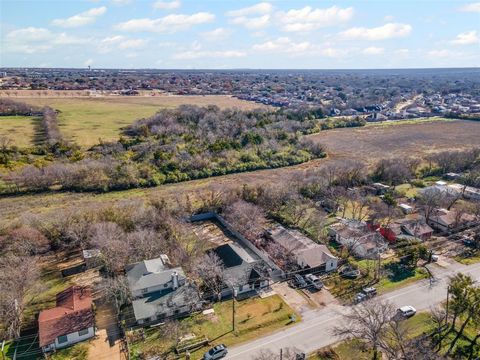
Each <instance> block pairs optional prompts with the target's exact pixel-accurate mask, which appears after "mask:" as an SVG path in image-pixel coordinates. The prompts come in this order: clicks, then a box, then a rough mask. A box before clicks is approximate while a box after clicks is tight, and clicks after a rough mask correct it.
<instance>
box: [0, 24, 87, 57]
mask: <svg viewBox="0 0 480 360" xmlns="http://www.w3.org/2000/svg"><path fill="white" fill-rule="evenodd" d="M89 41H90V39H85V38H77V37H74V36H70V35H67V34H66V33H53V32H51V31H50V30H48V29H45V28H35V27H27V28H22V29H17V30H13V31H11V32H9V33H8V34H7V35H6V36H5V43H4V49H5V51H6V52H14V53H25V54H33V53H36V52H44V51H47V50H50V49H52V48H54V47H56V46H66V45H75V44H84V43H88V42H89Z"/></svg>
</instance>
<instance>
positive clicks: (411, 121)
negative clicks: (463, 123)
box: [365, 116, 455, 127]
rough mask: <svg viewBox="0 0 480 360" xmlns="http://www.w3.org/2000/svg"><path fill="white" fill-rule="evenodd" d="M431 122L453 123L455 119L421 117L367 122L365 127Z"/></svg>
mask: <svg viewBox="0 0 480 360" xmlns="http://www.w3.org/2000/svg"><path fill="white" fill-rule="evenodd" d="M432 121H455V119H447V118H444V117H437V116H435V117H423V118H417V119H407V120H392V121H382V122H369V123H367V124H366V125H365V126H375V127H383V126H395V125H405V124H418V123H423V122H432Z"/></svg>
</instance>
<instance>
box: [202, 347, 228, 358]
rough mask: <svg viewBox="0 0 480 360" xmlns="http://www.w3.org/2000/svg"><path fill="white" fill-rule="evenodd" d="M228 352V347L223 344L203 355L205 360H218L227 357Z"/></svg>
mask: <svg viewBox="0 0 480 360" xmlns="http://www.w3.org/2000/svg"><path fill="white" fill-rule="evenodd" d="M227 353H228V350H227V347H226V346H225V345H223V344H221V345H217V346H215V347H213V348H211V349H210V350H208V351H207V352H206V353H205V354H204V355H203V360H217V359H221V358H223V357H225V356H227Z"/></svg>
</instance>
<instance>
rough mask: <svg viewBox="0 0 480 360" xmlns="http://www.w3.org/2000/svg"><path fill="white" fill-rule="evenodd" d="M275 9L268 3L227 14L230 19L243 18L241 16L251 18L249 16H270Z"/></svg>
mask: <svg viewBox="0 0 480 360" xmlns="http://www.w3.org/2000/svg"><path fill="white" fill-rule="evenodd" d="M272 9H273V6H272V4H270V3H267V2H261V3H258V4H256V5H253V6H249V7H245V8H242V9H238V10H233V11H229V12H227V14H226V15H227V16H229V17H241V16H249V15H259V14H260V15H263V14H269V13H270V12H271V11H272Z"/></svg>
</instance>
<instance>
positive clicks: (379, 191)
mask: <svg viewBox="0 0 480 360" xmlns="http://www.w3.org/2000/svg"><path fill="white" fill-rule="evenodd" d="M371 186H372V187H373V188H374V189H375V190H376V192H377V193H376V195H384V194H385V193H386V192H387V191H388V190H389V189H390V186H388V185H385V184H382V183H374V184H372V185H371Z"/></svg>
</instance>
